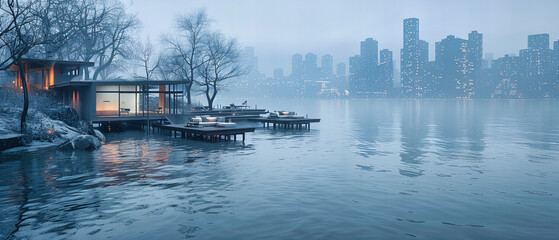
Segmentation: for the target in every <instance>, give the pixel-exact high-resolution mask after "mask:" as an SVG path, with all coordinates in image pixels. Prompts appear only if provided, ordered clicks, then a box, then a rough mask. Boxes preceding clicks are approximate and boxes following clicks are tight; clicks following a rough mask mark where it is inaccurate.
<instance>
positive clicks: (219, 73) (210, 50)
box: [198, 32, 249, 109]
mask: <svg viewBox="0 0 559 240" xmlns="http://www.w3.org/2000/svg"><path fill="white" fill-rule="evenodd" d="M202 62H203V64H202V65H201V67H200V68H199V69H198V72H199V74H200V76H201V79H202V80H201V81H200V82H199V84H200V86H202V88H203V91H204V94H205V95H206V100H207V101H208V106H209V108H210V109H213V102H214V100H215V97H216V96H217V93H218V92H219V90H221V89H222V88H223V87H224V85H225V84H224V83H225V81H226V80H229V79H232V78H236V77H240V76H243V75H246V74H248V72H249V68H248V67H246V66H244V65H243V64H242V63H241V50H240V48H239V46H238V44H237V40H235V39H233V38H228V37H226V36H224V35H223V34H221V33H217V32H215V33H211V34H208V35H207V37H206V38H205V40H204V60H203V61H202Z"/></svg>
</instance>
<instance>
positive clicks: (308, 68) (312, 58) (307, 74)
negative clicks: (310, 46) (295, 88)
mask: <svg viewBox="0 0 559 240" xmlns="http://www.w3.org/2000/svg"><path fill="white" fill-rule="evenodd" d="M317 61H318V60H317V56H316V54H314V53H307V54H305V60H304V61H303V66H304V67H303V76H304V78H305V80H317V79H318V77H319V72H318V66H317Z"/></svg>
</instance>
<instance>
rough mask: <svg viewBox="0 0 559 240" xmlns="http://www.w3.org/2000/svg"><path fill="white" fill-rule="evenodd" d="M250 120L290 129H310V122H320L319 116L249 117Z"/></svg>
mask: <svg viewBox="0 0 559 240" xmlns="http://www.w3.org/2000/svg"><path fill="white" fill-rule="evenodd" d="M247 120H248V121H250V122H260V123H262V124H263V125H264V127H268V128H270V123H271V124H272V127H273V128H274V129H275V128H290V129H303V127H306V128H307V129H311V123H317V122H320V118H287V119H285V118H266V117H260V118H249V119H247Z"/></svg>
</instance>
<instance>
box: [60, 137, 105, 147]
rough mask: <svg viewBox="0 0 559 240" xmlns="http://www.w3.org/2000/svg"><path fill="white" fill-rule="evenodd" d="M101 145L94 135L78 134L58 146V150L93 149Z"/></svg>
mask: <svg viewBox="0 0 559 240" xmlns="http://www.w3.org/2000/svg"><path fill="white" fill-rule="evenodd" d="M99 147H101V142H100V141H99V139H98V138H97V137H95V136H91V135H79V136H76V137H74V138H72V139H70V140H69V141H67V142H65V143H63V144H61V145H59V146H58V149H59V150H94V149H97V148H99Z"/></svg>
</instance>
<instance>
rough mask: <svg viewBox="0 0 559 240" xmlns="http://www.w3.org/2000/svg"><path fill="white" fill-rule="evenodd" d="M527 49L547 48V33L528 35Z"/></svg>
mask: <svg viewBox="0 0 559 240" xmlns="http://www.w3.org/2000/svg"><path fill="white" fill-rule="evenodd" d="M528 49H549V34H547V33H542V34H534V35H528Z"/></svg>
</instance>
